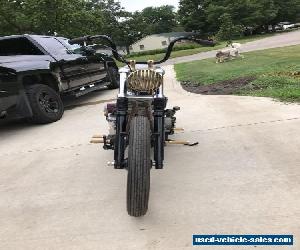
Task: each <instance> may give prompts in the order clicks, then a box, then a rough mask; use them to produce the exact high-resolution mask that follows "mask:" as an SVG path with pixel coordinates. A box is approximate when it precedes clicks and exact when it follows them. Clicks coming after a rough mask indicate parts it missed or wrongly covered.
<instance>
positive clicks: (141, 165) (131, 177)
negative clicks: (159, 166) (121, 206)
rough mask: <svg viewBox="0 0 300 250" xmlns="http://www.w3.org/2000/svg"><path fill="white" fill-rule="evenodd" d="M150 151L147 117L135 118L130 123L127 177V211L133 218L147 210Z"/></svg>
mask: <svg viewBox="0 0 300 250" xmlns="http://www.w3.org/2000/svg"><path fill="white" fill-rule="evenodd" d="M150 149H151V133H150V122H149V120H148V118H147V117H144V116H136V117H134V118H133V119H132V120H131V123H130V134H129V147H128V177H127V211H128V214H129V215H131V216H134V217H139V216H143V215H145V214H146V212H147V210H148V201H149V193H150V169H151V159H150Z"/></svg>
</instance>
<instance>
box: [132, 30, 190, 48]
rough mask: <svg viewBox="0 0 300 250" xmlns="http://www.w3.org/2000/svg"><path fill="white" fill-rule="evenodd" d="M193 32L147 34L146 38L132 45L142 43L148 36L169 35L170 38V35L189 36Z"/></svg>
mask: <svg viewBox="0 0 300 250" xmlns="http://www.w3.org/2000/svg"><path fill="white" fill-rule="evenodd" d="M191 34H193V32H169V33H160V34H152V35H148V36H145V37H144V38H142V39H140V40H138V41H136V42H135V43H133V44H132V45H135V44H137V43H140V42H141V41H144V40H146V39H148V38H151V37H167V38H170V37H181V36H187V35H191Z"/></svg>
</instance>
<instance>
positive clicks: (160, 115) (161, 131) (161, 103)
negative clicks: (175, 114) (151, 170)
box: [153, 98, 166, 169]
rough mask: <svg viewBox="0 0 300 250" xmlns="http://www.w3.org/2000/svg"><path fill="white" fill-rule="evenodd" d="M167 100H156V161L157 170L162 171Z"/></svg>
mask: <svg viewBox="0 0 300 250" xmlns="http://www.w3.org/2000/svg"><path fill="white" fill-rule="evenodd" d="M165 105H166V100H165V98H154V112H153V115H154V135H155V140H154V161H155V168H156V169H162V168H163V161H164V144H165V124H164V110H165Z"/></svg>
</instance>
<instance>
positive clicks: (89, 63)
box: [56, 38, 107, 86]
mask: <svg viewBox="0 0 300 250" xmlns="http://www.w3.org/2000/svg"><path fill="white" fill-rule="evenodd" d="M56 39H57V40H58V41H60V42H61V43H62V44H63V45H64V46H65V47H66V48H67V49H68V51H69V52H71V51H76V48H77V49H79V51H80V48H79V47H80V46H78V45H70V44H69V42H68V39H66V38H56ZM74 46H75V47H74ZM76 46H77V47H76ZM71 64H73V62H72V63H71ZM75 64H77V67H79V69H78V68H77V69H76V67H75V74H73V73H71V77H73V78H74V79H73V80H74V81H76V79H75V78H76V77H77V74H83V75H85V76H86V77H87V78H88V79H89V84H96V83H99V82H101V81H102V80H103V79H105V78H106V76H107V70H106V66H105V59H104V58H103V57H102V55H101V54H93V53H91V55H85V56H82V55H81V57H79V58H77V59H76V60H75V63H74V64H73V67H74V66H75ZM66 66H67V65H66ZM67 70H70V71H71V72H72V71H73V70H72V67H67V69H65V71H67ZM77 70H78V71H77ZM77 80H78V81H79V85H81V84H80V79H77ZM74 81H73V84H74V83H75V82H74ZM74 85H75V86H76V84H74Z"/></svg>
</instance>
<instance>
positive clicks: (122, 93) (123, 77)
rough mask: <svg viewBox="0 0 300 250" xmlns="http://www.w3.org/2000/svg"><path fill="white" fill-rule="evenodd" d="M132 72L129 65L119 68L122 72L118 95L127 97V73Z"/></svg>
mask: <svg viewBox="0 0 300 250" xmlns="http://www.w3.org/2000/svg"><path fill="white" fill-rule="evenodd" d="M129 72H130V70H129V68H128V67H123V68H121V69H120V70H119V73H120V89H119V94H118V97H125V84H126V79H127V74H128V73H129Z"/></svg>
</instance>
